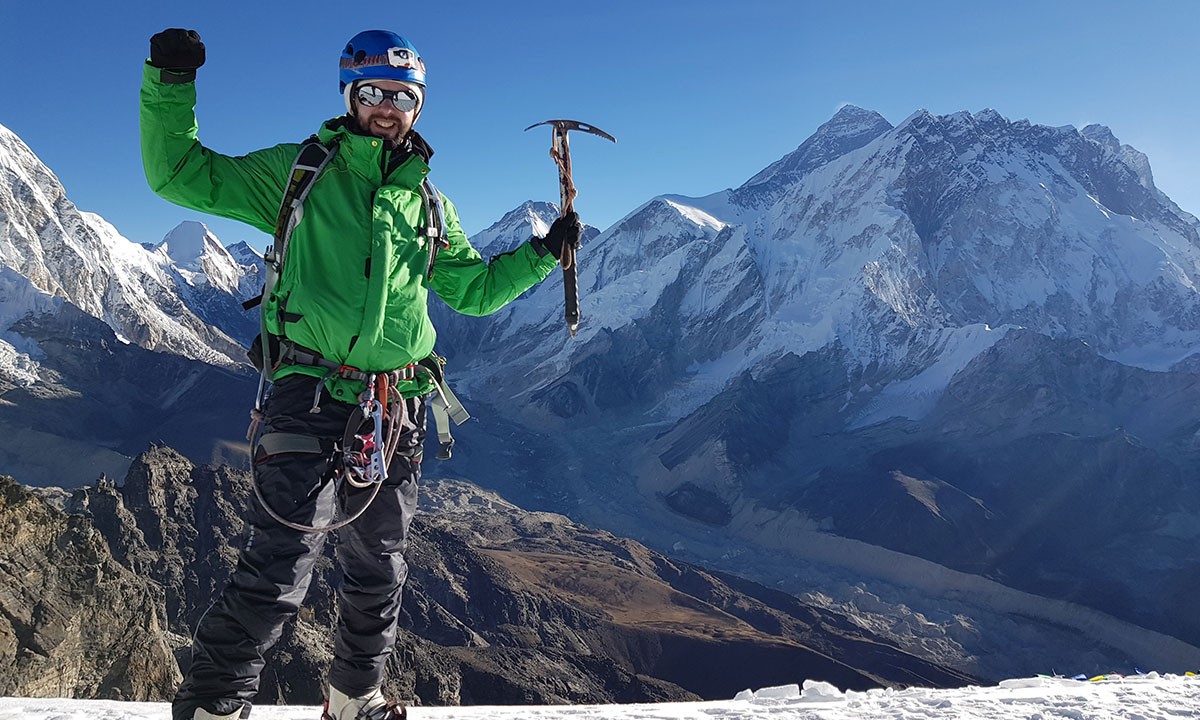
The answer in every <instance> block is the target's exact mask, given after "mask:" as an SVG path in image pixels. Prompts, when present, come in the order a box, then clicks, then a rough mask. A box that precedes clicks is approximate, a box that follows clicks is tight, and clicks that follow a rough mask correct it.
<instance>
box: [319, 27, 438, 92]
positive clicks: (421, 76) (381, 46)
mask: <svg viewBox="0 0 1200 720" xmlns="http://www.w3.org/2000/svg"><path fill="white" fill-rule="evenodd" d="M357 80H400V81H402V82H406V83H412V84H413V85H417V86H419V88H420V91H419V92H420V94H421V95H422V96H424V90H425V62H424V61H423V60H421V53H419V52H417V49H416V48H415V47H413V44H412V43H410V42H409V41H408V40H407V39H406V38H405V37H404V36H403V35H397V34H396V33H394V32H391V31H389V30H364V31H363V32H360V33H359V34H357V35H355V36H354V37H352V38H350V42H348V43H346V47H345V49H343V50H342V60H341V62H340V63H339V65H338V92H339V93H341V94H342V96H343V97H345V98H346V107H347V108H349V107H350V95H349V91H350V89H351V88H352V87H353V86H354V83H355V81H357Z"/></svg>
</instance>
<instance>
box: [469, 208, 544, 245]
mask: <svg viewBox="0 0 1200 720" xmlns="http://www.w3.org/2000/svg"><path fill="white" fill-rule="evenodd" d="M557 217H558V206H557V205H555V204H554V203H548V202H534V201H532V200H530V201H527V202H524V203H522V204H521V205H520V206H519V207H517V208H515V209H514V210H511V211H510V212H508V213H506V214H505V215H504V217H502V218H500V219H499V220H497V221H496V222H494V223H492V224H491V226H489V227H488V228H487V229H485V230H482V231H480V232H478V233H476V234H474V235H472V236H471V245H472V246H473V247H474V248H475V249H476V250H478V251H479V253H480V254H481V255H483V256H484V257H490V256H493V255H499V254H500V253H504V252H508V251H509V250H511V249H513V248H514V247H517V246H518V245H520V244H521V243H523V242H525V241H526V240H528V239H529V238H530V237H532V236H534V235H537V236H539V237H540V236H543V235H545V234H546V232H547V231H549V230H550V225H551V224H552V223H553V222H554V220H555V218H557Z"/></svg>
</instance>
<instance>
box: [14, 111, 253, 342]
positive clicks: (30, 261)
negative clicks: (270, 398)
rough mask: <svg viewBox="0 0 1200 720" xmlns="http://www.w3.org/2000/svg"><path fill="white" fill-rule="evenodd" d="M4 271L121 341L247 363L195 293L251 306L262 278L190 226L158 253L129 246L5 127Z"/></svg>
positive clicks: (177, 232)
mask: <svg viewBox="0 0 1200 720" xmlns="http://www.w3.org/2000/svg"><path fill="white" fill-rule="evenodd" d="M0 264H2V265H4V266H6V267H9V268H12V269H14V270H15V271H17V272H18V273H20V274H21V275H23V276H25V277H26V278H29V280H30V281H31V282H32V283H33V285H34V286H36V287H37V288H40V289H41V290H44V291H46V292H48V293H51V294H53V295H56V296H59V297H62V298H65V299H66V300H68V301H69V302H71V303H72V304H73V305H76V306H77V307H79V308H80V309H81V310H83V311H84V312H86V313H88V314H90V315H92V316H94V317H97V318H100V319H101V320H103V321H104V322H105V323H106V324H108V325H109V326H110V327H111V328H112V329H113V331H114V332H115V333H116V334H117V336H118V337H119V338H121V339H122V340H123V341H126V342H132V343H135V344H138V345H141V346H143V347H145V348H147V349H151V350H164V351H168V352H173V353H177V354H180V355H183V356H185V357H189V358H194V359H198V360H203V361H205V362H209V363H213V364H217V365H235V364H238V363H240V362H241V357H242V352H241V350H240V348H239V346H238V343H237V342H236V341H234V340H233V339H232V338H231V337H229V335H228V334H226V333H225V332H222V330H221V329H218V328H217V327H214V326H212V325H210V324H209V323H208V322H206V321H205V320H203V319H201V317H200V316H199V314H201V313H202V310H201V309H200V308H198V307H197V303H200V302H207V300H202V299H200V298H198V296H197V295H196V293H195V292H194V290H195V289H196V288H197V287H200V286H209V287H211V288H213V290H214V291H216V292H218V293H220V294H224V295H227V296H231V297H233V296H246V297H248V295H246V292H247V291H248V289H249V288H250V287H252V286H254V285H256V282H254V281H253V280H257V277H258V275H257V272H256V271H255V270H254V268H253V267H251V266H249V265H243V264H240V263H238V262H237V261H235V260H234V259H233V258H232V257H231V256H230V255H229V253H228V252H227V251H226V250H225V249H224V247H222V246H221V244H220V242H219V241H218V240H217V239H216V238H215V237H214V236H212V234H211V233H209V232H208V230H207V228H205V227H204V226H203V225H202V224H199V223H185V224H184V225H183V226H181V227H180V228H177V229H176V230H175V231H173V232H172V233H171V234H170V235H169V236H168V237H167V238H166V239H165V240H164V241H163V242H162V243H160V244H159V245H158V246H157V247H156V248H155V250H154V251H150V250H148V249H147V248H146V247H144V246H142V245H139V244H137V243H133V242H130V241H129V240H128V239H126V238H125V237H123V236H122V235H121V234H120V232H118V231H117V229H116V228H114V227H113V226H112V225H111V224H110V223H108V222H106V221H105V220H104V219H103V218H102V217H100V216H99V215H96V214H94V213H89V212H82V211H80V210H78V209H77V208H76V207H75V206H74V204H73V203H71V201H70V200H69V199H67V197H66V193H65V191H64V190H63V188H62V185H61V183H59V181H58V179H57V178H56V177H55V176H54V174H53V173H52V172H51V171H50V170H49V169H48V168H46V166H45V165H44V164H43V163H42V162H41V161H40V160H38V158H37V156H36V155H34V153H33V152H32V151H31V150H30V149H29V147H28V146H26V145H25V144H24V143H23V142H22V141H21V140H20V138H18V137H17V136H16V135H14V134H13V133H12V132H10V131H9V130H8V129H7V128H4V127H3V126H0ZM247 277H253V280H252V281H250V282H247V281H246V279H247ZM243 299H244V298H243Z"/></svg>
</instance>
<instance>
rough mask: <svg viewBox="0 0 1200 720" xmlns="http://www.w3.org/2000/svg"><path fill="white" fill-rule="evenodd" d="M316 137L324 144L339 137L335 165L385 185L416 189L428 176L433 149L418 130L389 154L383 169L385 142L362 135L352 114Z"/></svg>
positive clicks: (332, 122) (324, 127)
mask: <svg viewBox="0 0 1200 720" xmlns="http://www.w3.org/2000/svg"><path fill="white" fill-rule="evenodd" d="M317 137H318V138H319V139H320V140H321V142H324V143H329V142H330V141H332V140H333V139H334V138H335V137H336V138H338V139H339V142H340V145H339V147H338V155H337V158H336V160H335V162H340V163H342V164H344V165H345V166H346V167H347V168H349V169H351V170H354V171H355V172H358V173H359V174H361V175H363V176H364V177H367V178H370V179H373V180H376V181H381V182H382V183H383V184H391V185H402V186H405V187H411V188H415V187H416V186H418V185H420V184H421V181H422V180H424V178H425V176H426V175H428V174H429V159H430V158H431V157H433V148H432V147H431V146H430V145H429V143H428V142H426V141H425V138H423V137H421V135H420V133H418V132H417V131H416V130H410V131H409V133H408V135H406V136H405V138H404V141H403V143H401V145H400V147H398V148H396V149H394V150H392V151H390V152H389V153H388V156H387V167H386V168H385V167H383V163H384V155H383V153H384V149H383V143H382V142H380V141H379V138H376V137H374V136H371V135H367V134H366V133H363V132H362V131H361V130H360V129H359V128H358V124H357V123H356V122H354V120H353V118H351V117H350V116H349V115H342V116H340V117H336V118H333V119H332V120H328V121H326V122H325V124H324V125H322V126H321V130H320V132H318V133H317Z"/></svg>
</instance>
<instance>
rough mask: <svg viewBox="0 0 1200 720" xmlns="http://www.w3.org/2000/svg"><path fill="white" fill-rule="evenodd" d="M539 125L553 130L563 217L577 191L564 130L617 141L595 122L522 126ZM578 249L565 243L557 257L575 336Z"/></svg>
mask: <svg viewBox="0 0 1200 720" xmlns="http://www.w3.org/2000/svg"><path fill="white" fill-rule="evenodd" d="M541 125H549V126H550V127H551V131H552V132H553V135H552V142H551V144H550V157H552V158H554V164H555V165H557V166H558V192H559V199H560V203H559V208H560V209H559V216H560V217H565V216H566V214H567V213H569V212H571V211H572V210H574V209H575V196H576V195H577V194H578V192H577V191H576V190H575V181H574V180H573V179H572V177H571V142H570V140H569V139H568V138H567V133H568V132H570V131H571V130H578V131H581V132H586V133H591V134H592V135H599V136H600V137H602V138H604V139H605V140H610V141H612V142H616V141H617V139H616V138H614V137H613V136H612V135H609V134H608V133H606V132H604V131H603V130H601V129H600V128H598V127H596V126H594V125H589V124H587V123H582V122H579V121H578V120H546V121H544V122H540V123H534V124H533V125H530V126H529V127H527V128H525V130H526V131H529V130H532V129H533V128H535V127H538V126H541ZM577 249H578V246H570V247H568V246H567V245H566V244H564V245H563V249H562V257H560V258H559V262H560V263H562V269H563V293H564V296H565V297H564V301H565V304H566V312H565V316H566V320H567V329H569V330H570V331H571V337H575V333H576V331H577V330H579V318H580V316H579V272H578V266H577V264H576V258H575V251H576V250H577Z"/></svg>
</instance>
